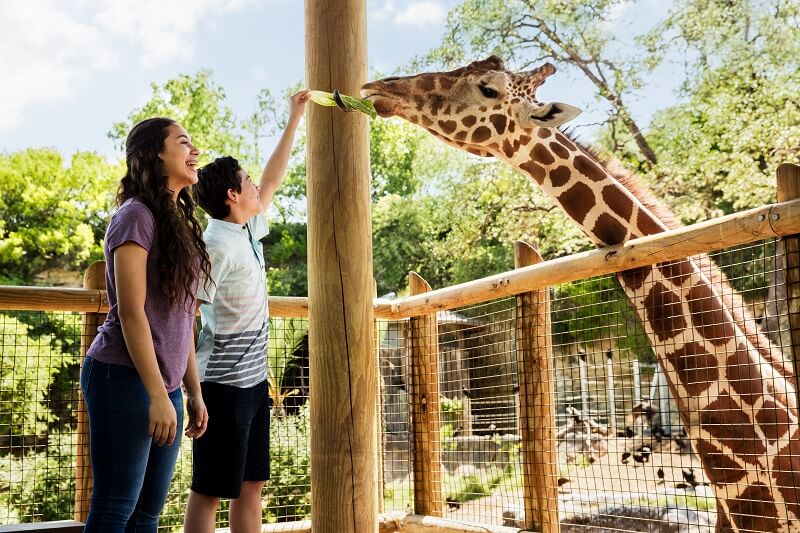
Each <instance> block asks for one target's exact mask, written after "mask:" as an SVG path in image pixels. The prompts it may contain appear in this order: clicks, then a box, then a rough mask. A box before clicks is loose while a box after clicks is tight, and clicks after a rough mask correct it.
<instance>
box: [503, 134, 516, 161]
mask: <svg viewBox="0 0 800 533" xmlns="http://www.w3.org/2000/svg"><path fill="white" fill-rule="evenodd" d="M503 153H504V154H506V157H507V158H509V159H511V157H512V156H513V155H514V154H515V153H517V150H516V148H515V147H513V146H511V143H510V142H508V139H504V140H503Z"/></svg>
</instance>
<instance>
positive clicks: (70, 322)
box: [0, 311, 81, 524]
mask: <svg viewBox="0 0 800 533" xmlns="http://www.w3.org/2000/svg"><path fill="white" fill-rule="evenodd" d="M80 318H81V317H80V315H77V314H73V313H40V312H10V311H8V312H1V313H0V465H2V466H0V523H3V524H8V523H19V522H39V521H43V520H56V519H65V518H72V513H73V509H74V490H75V462H76V457H75V454H76V449H77V448H76V438H75V426H76V422H77V411H76V405H77V402H76V398H77V396H76V394H77V393H76V389H77V387H78V360H79V358H78V353H79V348H80Z"/></svg>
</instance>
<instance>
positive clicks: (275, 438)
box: [265, 407, 311, 522]
mask: <svg viewBox="0 0 800 533" xmlns="http://www.w3.org/2000/svg"><path fill="white" fill-rule="evenodd" d="M309 437H310V418H309V414H308V407H303V408H302V409H301V410H300V414H298V415H289V416H286V417H284V418H273V419H272V423H271V424H270V450H271V457H270V462H271V465H270V480H269V481H268V482H267V488H266V492H267V494H268V496H269V500H268V502H267V506H266V510H265V513H266V516H265V518H266V519H267V521H269V522H273V521H278V522H289V521H293V520H301V519H304V518H307V517H308V516H310V515H311V455H310V453H309V450H310V448H309V446H310V442H309Z"/></svg>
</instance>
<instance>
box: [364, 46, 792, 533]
mask: <svg viewBox="0 0 800 533" xmlns="http://www.w3.org/2000/svg"><path fill="white" fill-rule="evenodd" d="M554 72H555V67H554V66H553V65H551V64H549V63H546V64H544V65H542V66H539V67H538V68H536V69H533V70H530V71H525V72H518V73H515V72H510V71H507V70H506V68H505V66H504V64H503V61H502V60H501V59H500V58H498V57H496V56H490V57H489V58H487V59H485V60H481V61H475V62H473V63H470V64H469V65H467V66H465V67H462V68H458V69H455V70H452V71H449V72H429V73H422V74H418V75H413V76H406V77H391V78H384V79H382V80H377V81H373V82H370V83H367V84H365V85H364V86H363V87H362V88H361V95H362V97H365V98H369V99H370V100H371V101H372V102H373V104H374V106H375V109H376V111H377V112H378V114H379V115H380V116H382V117H390V116H397V117H400V118H402V119H404V120H407V121H409V122H411V123H413V124H416V125H418V126H420V127H422V128H425V129H426V130H427V131H428V132H430V133H431V134H433V135H434V136H436V137H438V138H439V139H441V140H442V141H444V142H445V143H447V144H450V145H452V146H455V147H456V148H459V149H461V150H465V151H467V152H469V153H472V154H475V155H478V156H483V157H495V158H497V159H500V160H503V161H505V162H506V163H508V164H509V165H511V166H512V167H514V168H516V169H517V170H518V171H519V172H521V173H522V174H524V175H527V176H528V177H529V178H530V179H531V180H533V182H534V183H535V184H536V185H538V186H539V187H540V188H542V189H543V190H544V191H545V192H546V193H547V194H548V195H549V196H550V197H551V198H552V199H553V200H554V201H555V202H556V204H557V205H559V206H560V207H561V208H562V209H563V210H564V211H565V212H566V214H567V216H568V217H569V218H571V219H572V220H573V221H574V222H575V223H576V224H578V226H579V227H580V228H581V230H582V231H583V232H584V233H585V234H586V235H587V236H588V237H589V239H591V241H592V242H593V243H594V244H595V245H596V246H598V247H602V246H608V245H615V244H620V243H622V242H624V241H627V240H629V239H634V238H636V237H641V236H645V235H652V234H655V233H659V232H662V231H665V230H667V229H670V228H674V227H677V226H678V225H679V223H678V222H677V221H676V219H675V217H674V216H673V215H672V214H671V213H670V212H669V210H668V209H666V208H665V206H663V204H661V203H659V202H658V201H657V200H656V199H655V197H654V196H653V195H652V194H651V193H649V192H648V191H646V190H644V189H643V188H642V187H639V186H638V185H637V183H636V182H635V179H634V177H633V176H631V175H630V174H629V173H626V172H625V171H623V170H622V168H621V166H620V165H618V164H616V163H615V162H613V161H601V160H600V159H599V158H598V157H596V156H595V155H594V154H593V153H592V152H591V151H590V150H589V149H587V148H585V147H583V146H581V145H580V144H579V143H577V142H575V141H574V140H572V139H570V138H569V137H568V135H567V134H566V133H564V132H563V131H561V130H559V129H558V127H559V126H561V125H563V124H564V123H566V122H568V121H569V120H571V119H572V118H574V117H575V116H576V115H577V114H578V113H580V110H579V109H577V108H575V107H573V106H571V105H568V104H564V103H560V102H549V103H542V102H539V101H537V100H536V92H537V89H538V88H539V86H540V85H541V84H542V83H543V82H544V81H545V79H546V78H547V77H548V76H550V75H552V74H553V73H554ZM617 277H618V279H619V281H620V284H621V285H622V288H623V289H624V291H625V294H626V296H627V298H628V299H629V300H630V302H631V304H632V305H633V307H634V308H635V309H636V312H637V314H638V316H639V318H640V319H641V321H642V324H643V325H644V328H645V331H646V333H647V336H648V338H649V340H650V342H651V343H652V346H653V349H654V351H655V352H656V355H657V357H658V361H659V364H660V366H661V367H662V369H663V370H664V372H665V375H666V376H667V381H668V384H669V387H670V390H671V392H672V394H673V397H674V398H675V400H676V404H677V406H678V409H679V411H680V415H681V417H682V419H683V421H684V424H685V425H686V427H687V428H688V432H689V436H690V438H691V440H692V442H693V444H694V447H695V450H696V451H697V453H698V456H699V458H700V460H701V462H702V465H703V469H704V471H705V473H706V476H707V477H708V479H709V480H710V481H711V483H712V488H713V490H714V494H715V496H716V500H717V513H718V514H717V517H718V518H717V526H716V529H717V531H720V532H723V531H736V532H740V531H780V532H789V531H792V530H794V531H800V426H799V425H798V410H797V399H796V390H795V387H796V381H795V379H794V374H793V372H792V371H791V370H790V369H789V367H788V366H787V365H786V364H785V363H784V361H783V356H782V354H781V353H780V351H779V350H778V349H777V348H775V347H774V346H772V345H771V344H770V343H769V341H767V340H766V338H765V337H763V336H762V335H761V334H760V333H759V332H758V330H757V327H756V325H755V323H754V321H753V320H752V319H751V318H749V317H747V316H745V314H744V311H743V306H742V305H741V299H740V297H739V296H738V295H736V294H735V293H734V291H733V289H731V288H730V286H729V285H727V283H725V280H724V276H722V274H721V272H719V270H718V269H716V267H714V266H713V264H712V263H711V261H710V260H709V259H708V258H707V257H705V256H696V257H691V258H687V259H685V260H681V261H675V262H670V263H661V264H658V265H653V266H650V267H641V268H637V269H634V270H629V271H625V272H622V273H620V274H619V275H618V276H617ZM795 480H797V481H795Z"/></svg>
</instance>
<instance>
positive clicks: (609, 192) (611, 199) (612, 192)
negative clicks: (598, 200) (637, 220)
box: [603, 185, 633, 220]
mask: <svg viewBox="0 0 800 533" xmlns="http://www.w3.org/2000/svg"><path fill="white" fill-rule="evenodd" d="M603 201H604V202H605V203H606V204H607V205H608V207H610V208H611V210H612V211H613V212H615V213H616V214H617V215H619V216H620V218H622V219H623V220H630V218H631V213H633V202H632V201H631V199H630V198H628V195H626V194H625V192H624V191H622V189H621V188H620V187H618V186H616V185H606V186H605V187H603Z"/></svg>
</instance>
